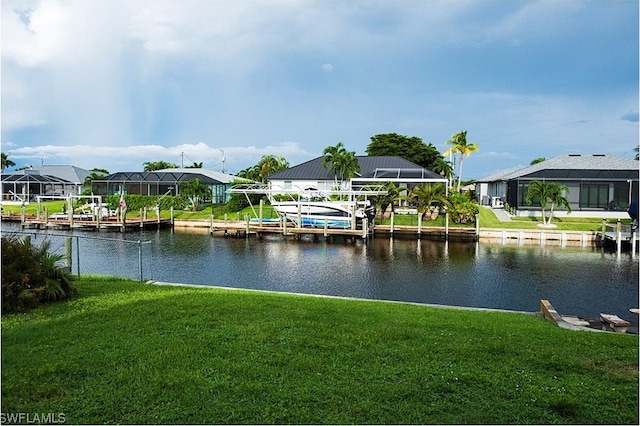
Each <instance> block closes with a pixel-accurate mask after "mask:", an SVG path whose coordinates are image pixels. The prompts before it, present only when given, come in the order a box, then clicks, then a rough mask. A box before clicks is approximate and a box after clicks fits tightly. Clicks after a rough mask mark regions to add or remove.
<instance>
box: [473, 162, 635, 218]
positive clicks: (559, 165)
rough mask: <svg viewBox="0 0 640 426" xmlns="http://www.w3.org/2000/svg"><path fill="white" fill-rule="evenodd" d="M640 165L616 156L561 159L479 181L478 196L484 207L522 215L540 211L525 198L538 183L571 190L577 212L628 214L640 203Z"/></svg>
mask: <svg viewBox="0 0 640 426" xmlns="http://www.w3.org/2000/svg"><path fill="white" fill-rule="evenodd" d="M638 175H639V172H638V161H636V160H631V159H628V158H622V157H615V156H612V155H604V154H596V155H580V154H569V155H560V156H557V157H554V158H551V159H549V160H545V161H543V162H541V163H537V164H533V165H531V166H527V167H523V168H519V169H511V170H505V171H502V172H498V173H495V174H493V175H491V176H487V177H485V178H483V179H478V181H477V182H476V184H477V186H476V195H477V197H478V200H479V202H480V203H481V204H483V205H492V206H493V207H499V206H501V205H502V202H506V203H508V204H509V205H510V206H511V207H513V208H515V209H516V211H517V213H518V214H522V215H527V214H529V213H530V212H532V211H539V210H540V206H535V205H531V206H530V205H527V203H526V201H525V197H526V195H527V190H528V187H529V183H530V182H531V181H534V180H540V181H548V182H558V183H560V184H561V185H564V186H567V187H568V188H569V191H568V193H567V194H565V197H566V198H567V200H568V201H569V203H570V205H571V209H572V211H574V212H580V211H591V212H593V211H600V212H604V211H609V212H611V211H619V212H623V211H626V210H627V209H628V207H629V204H630V202H631V200H637V199H638Z"/></svg>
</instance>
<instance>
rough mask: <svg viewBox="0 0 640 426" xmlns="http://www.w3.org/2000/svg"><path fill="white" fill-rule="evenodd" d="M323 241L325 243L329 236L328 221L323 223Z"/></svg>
mask: <svg viewBox="0 0 640 426" xmlns="http://www.w3.org/2000/svg"><path fill="white" fill-rule="evenodd" d="M323 235H324V240H325V241H327V236H328V235H329V221H328V220H326V219H325V221H324V233H323Z"/></svg>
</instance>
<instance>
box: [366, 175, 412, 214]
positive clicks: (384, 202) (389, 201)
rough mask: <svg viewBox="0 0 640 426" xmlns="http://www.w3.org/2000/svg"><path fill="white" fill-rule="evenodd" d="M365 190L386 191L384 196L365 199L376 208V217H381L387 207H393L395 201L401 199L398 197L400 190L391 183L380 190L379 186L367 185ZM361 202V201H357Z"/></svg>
mask: <svg viewBox="0 0 640 426" xmlns="http://www.w3.org/2000/svg"><path fill="white" fill-rule="evenodd" d="M364 189H366V190H379V189H382V190H383V191H386V194H378V195H369V196H367V198H368V199H369V201H371V203H373V205H374V206H375V207H376V216H378V217H382V216H383V215H384V214H385V212H386V211H387V209H388V208H389V206H393V205H394V204H395V202H396V201H398V200H400V199H402V198H403V196H402V195H400V188H398V187H397V186H396V185H395V184H394V183H393V182H387V183H385V184H384V185H383V187H382V188H380V186H379V185H367V186H365V187H364ZM359 201H363V199H362V198H361V199H359Z"/></svg>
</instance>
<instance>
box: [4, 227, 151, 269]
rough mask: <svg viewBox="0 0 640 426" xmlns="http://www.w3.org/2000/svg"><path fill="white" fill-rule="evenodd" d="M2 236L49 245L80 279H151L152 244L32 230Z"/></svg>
mask: <svg viewBox="0 0 640 426" xmlns="http://www.w3.org/2000/svg"><path fill="white" fill-rule="evenodd" d="M1 234H2V237H3V238H5V237H9V236H12V235H14V236H16V237H18V238H29V239H30V240H31V244H32V245H33V246H35V247H41V246H42V244H44V243H45V242H49V244H50V245H49V250H48V251H49V252H50V253H55V254H60V255H62V256H64V260H63V262H64V265H63V266H67V267H69V268H70V271H71V273H73V274H75V275H78V276H82V275H110V276H116V277H122V278H131V279H135V280H139V281H144V280H150V279H151V257H152V249H151V241H140V240H127V239H124V238H102V237H93V236H85V235H70V234H57V233H50V232H29V231H10V232H5V231H2V232H1Z"/></svg>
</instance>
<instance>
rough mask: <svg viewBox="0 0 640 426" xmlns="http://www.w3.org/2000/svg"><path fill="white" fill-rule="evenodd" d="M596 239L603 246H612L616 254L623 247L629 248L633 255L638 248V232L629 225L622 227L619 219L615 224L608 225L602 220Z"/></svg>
mask: <svg viewBox="0 0 640 426" xmlns="http://www.w3.org/2000/svg"><path fill="white" fill-rule="evenodd" d="M598 237H599V239H600V242H601V243H602V244H603V245H606V244H609V245H611V244H614V245H615V247H616V250H617V251H618V253H619V252H620V251H622V246H623V245H627V246H630V247H631V253H635V252H636V249H637V247H638V230H637V229H634V228H633V227H632V226H631V225H622V223H621V222H620V219H618V222H617V223H615V224H608V223H607V222H606V220H605V219H602V230H601V231H600V234H599V235H598Z"/></svg>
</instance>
